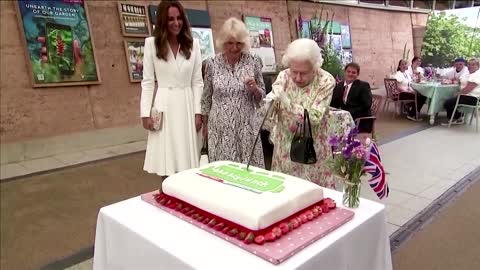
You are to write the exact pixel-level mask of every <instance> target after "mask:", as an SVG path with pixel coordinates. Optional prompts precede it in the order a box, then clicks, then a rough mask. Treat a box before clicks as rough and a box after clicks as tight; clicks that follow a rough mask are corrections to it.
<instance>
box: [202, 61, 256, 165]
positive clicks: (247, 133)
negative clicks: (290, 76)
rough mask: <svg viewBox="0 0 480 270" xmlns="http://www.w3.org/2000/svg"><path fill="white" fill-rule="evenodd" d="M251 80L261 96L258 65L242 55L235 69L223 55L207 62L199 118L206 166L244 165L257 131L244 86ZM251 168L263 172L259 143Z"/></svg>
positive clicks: (250, 98)
mask: <svg viewBox="0 0 480 270" xmlns="http://www.w3.org/2000/svg"><path fill="white" fill-rule="evenodd" d="M247 76H248V77H253V78H255V81H256V83H257V86H258V87H259V88H260V90H261V92H262V98H263V97H264V96H265V84H264V82H263V77H262V63H261V62H260V61H259V60H258V58H256V57H255V56H253V55H251V54H248V53H242V55H241V56H240V59H239V61H238V62H237V63H236V64H235V65H233V66H232V65H230V64H229V63H228V62H227V60H226V59H225V57H224V56H223V54H218V55H216V56H215V57H213V58H212V59H209V60H207V63H206V67H205V79H204V89H203V96H202V114H203V115H208V158H209V160H210V162H213V161H220V160H229V161H235V162H239V163H243V164H247V162H248V159H249V158H250V154H251V151H252V146H253V144H254V142H255V138H256V136H257V133H258V131H259V129H260V121H259V120H258V119H259V117H258V114H257V106H258V104H257V102H256V101H255V100H254V97H253V95H252V93H251V92H250V91H249V90H248V89H247V87H246V86H245V78H246V77H247ZM250 164H251V165H252V166H255V167H259V168H265V163H264V159H263V150H262V145H261V141H260V139H259V140H258V142H257V144H256V146H255V150H254V152H253V157H252V161H251V163H250Z"/></svg>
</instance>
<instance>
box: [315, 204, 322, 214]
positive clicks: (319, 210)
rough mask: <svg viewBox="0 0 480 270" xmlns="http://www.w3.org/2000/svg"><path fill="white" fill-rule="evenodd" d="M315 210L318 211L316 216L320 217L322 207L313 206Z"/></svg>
mask: <svg viewBox="0 0 480 270" xmlns="http://www.w3.org/2000/svg"><path fill="white" fill-rule="evenodd" d="M315 209H316V210H317V211H318V215H319V216H321V215H322V212H323V211H322V207H320V206H319V205H315Z"/></svg>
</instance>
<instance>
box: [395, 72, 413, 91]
mask: <svg viewBox="0 0 480 270" xmlns="http://www.w3.org/2000/svg"><path fill="white" fill-rule="evenodd" d="M395 79H396V80H397V82H398V83H399V84H400V85H399V86H400V87H399V89H398V90H400V91H402V92H410V91H409V90H408V88H409V86H410V83H411V82H412V77H410V74H408V72H401V71H400V70H399V71H397V73H396V74H395Z"/></svg>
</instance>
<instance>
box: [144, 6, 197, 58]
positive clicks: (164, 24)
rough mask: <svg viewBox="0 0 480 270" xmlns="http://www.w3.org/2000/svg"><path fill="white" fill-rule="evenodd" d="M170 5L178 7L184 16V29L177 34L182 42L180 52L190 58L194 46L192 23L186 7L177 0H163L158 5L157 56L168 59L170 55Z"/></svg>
mask: <svg viewBox="0 0 480 270" xmlns="http://www.w3.org/2000/svg"><path fill="white" fill-rule="evenodd" d="M170 7H176V8H178V11H179V12H180V16H181V17H182V21H183V24H182V29H181V30H180V33H179V34H178V36H177V39H178V43H180V52H181V53H182V54H183V56H185V58H187V59H190V55H191V52H192V48H193V38H192V32H191V30H190V23H189V22H188V18H187V16H186V15H185V9H184V8H183V6H182V4H180V2H178V1H176V0H163V1H162V2H161V3H160V4H159V5H158V7H157V22H156V23H155V31H154V32H153V36H154V37H155V48H156V49H157V57H158V58H159V59H163V60H165V61H167V56H168V46H167V42H168V40H167V37H168V29H167V28H168V9H169V8H170Z"/></svg>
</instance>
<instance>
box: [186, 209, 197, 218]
mask: <svg viewBox="0 0 480 270" xmlns="http://www.w3.org/2000/svg"><path fill="white" fill-rule="evenodd" d="M194 213H195V209H192V210H190V211H189V212H187V213H186V214H185V215H187V216H191V215H193V214H194Z"/></svg>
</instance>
